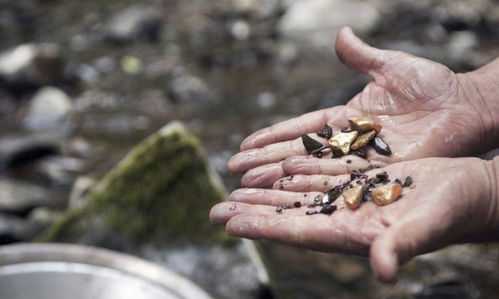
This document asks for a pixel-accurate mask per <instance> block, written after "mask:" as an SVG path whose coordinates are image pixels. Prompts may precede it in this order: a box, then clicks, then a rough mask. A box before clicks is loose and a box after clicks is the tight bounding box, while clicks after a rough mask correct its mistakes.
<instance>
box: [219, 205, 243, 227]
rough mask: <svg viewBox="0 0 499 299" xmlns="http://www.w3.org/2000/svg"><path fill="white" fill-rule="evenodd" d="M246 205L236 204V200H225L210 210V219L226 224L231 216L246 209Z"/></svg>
mask: <svg viewBox="0 0 499 299" xmlns="http://www.w3.org/2000/svg"><path fill="white" fill-rule="evenodd" d="M245 208H246V207H245V206H244V205H242V204H236V203H234V202H224V203H220V204H217V205H216V206H214V207H213V208H212V209H211V211H210V219H211V221H212V222H213V223H216V224H225V223H226V222H227V221H228V220H229V219H230V217H232V216H234V215H235V214H239V213H242V212H243V211H244V210H245Z"/></svg>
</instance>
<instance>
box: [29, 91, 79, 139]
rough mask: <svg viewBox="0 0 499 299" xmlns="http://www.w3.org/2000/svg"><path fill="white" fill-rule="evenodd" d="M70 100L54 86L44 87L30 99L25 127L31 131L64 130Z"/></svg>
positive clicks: (68, 113)
mask: <svg viewBox="0 0 499 299" xmlns="http://www.w3.org/2000/svg"><path fill="white" fill-rule="evenodd" d="M71 109H72V102H71V100H70V98H69V96H68V95H67V94H66V93H65V92H64V91H62V90H61V89H58V88H56V87H44V88H42V89H41V90H39V91H38V92H37V93H36V94H35V95H34V96H33V98H32V99H31V103H30V106H29V109H28V113H27V116H26V118H25V124H26V127H27V128H28V129H30V130H32V131H47V130H56V131H65V130H67V129H69V125H70V123H69V116H70V113H71Z"/></svg>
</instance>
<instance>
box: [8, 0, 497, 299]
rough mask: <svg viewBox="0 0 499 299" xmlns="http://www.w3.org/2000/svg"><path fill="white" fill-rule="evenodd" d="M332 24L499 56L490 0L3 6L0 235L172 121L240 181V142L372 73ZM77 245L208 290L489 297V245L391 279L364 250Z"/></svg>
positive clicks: (58, 206) (25, 228) (34, 224)
mask: <svg viewBox="0 0 499 299" xmlns="http://www.w3.org/2000/svg"><path fill="white" fill-rule="evenodd" d="M342 26H350V27H352V28H353V29H354V31H355V33H356V34H358V35H359V36H361V37H362V38H363V39H364V40H365V41H367V42H368V43H370V44H372V45H374V46H376V47H380V48H389V49H397V50H402V51H406V52H409V53H412V54H415V55H419V56H423V57H426V58H429V59H432V60H436V61H438V62H441V63H443V64H445V65H447V66H448V67H449V68H451V69H452V70H453V71H456V72H466V71H469V70H474V69H476V68H478V67H480V66H482V65H484V64H485V63H487V62H489V61H491V60H492V59H493V58H495V57H497V56H498V55H499V1H495V0H473V1H472V0H460V1H450V0H448V1H436V0H434V1H430V0H419V1H408V0H403V1H395V0H386V1H382V0H365V1H360V0H356V1H353V0H218V1H201V0H156V1H149V0H143V1H128V0H119V1H118V0H98V1H97V0H87V1H74V0H73V1H70V0H66V1H63V0H16V1H8V0H0V244H1V245H5V244H12V243H16V242H28V241H34V240H38V239H39V238H40V234H43V233H44V232H45V231H46V230H47V229H50V228H51V227H52V226H53V225H54V224H55V223H57V222H58V221H60V219H61V217H64V215H65V214H67V213H68V210H71V209H74V208H75V206H76V207H78V205H79V203H78V199H79V198H81V197H82V196H83V195H84V194H85V192H87V191H88V190H89V189H91V188H92V186H94V184H95V182H99V181H100V180H101V178H103V177H104V176H105V175H106V173H108V172H109V171H110V170H111V169H113V167H114V166H115V165H116V164H117V163H118V162H119V161H120V160H121V159H123V157H124V156H125V155H126V153H128V152H129V151H130V150H131V149H132V148H134V147H135V146H136V145H138V144H139V143H140V142H141V141H142V140H143V139H144V138H146V137H147V136H150V135H151V134H153V133H154V132H156V131H158V129H160V128H161V127H163V125H165V124H166V123H169V122H170V121H173V120H181V121H182V122H183V123H184V125H185V126H186V127H187V129H188V130H189V131H190V132H192V133H193V134H194V135H195V136H196V137H197V138H199V140H200V144H201V147H202V150H203V152H204V153H205V154H206V156H207V159H208V161H209V163H210V164H211V166H212V167H213V168H214V169H215V170H216V172H217V173H218V174H219V175H220V176H221V178H222V180H223V183H224V184H225V186H226V188H227V189H228V190H231V189H234V188H237V187H238V186H239V177H237V176H234V175H231V174H229V173H228V172H227V170H226V162H227V160H228V159H229V158H230V157H231V156H232V155H233V154H234V153H236V152H237V151H238V147H239V144H240V142H241V141H242V139H243V138H244V137H245V136H247V135H248V134H250V133H251V132H253V131H255V130H257V129H259V128H262V127H265V126H268V125H270V124H272V123H275V122H278V121H281V120H285V119H288V118H291V117H295V116H297V115H300V114H302V113H305V112H309V111H313V110H316V109H320V108H325V107H330V106H333V105H337V104H343V103H346V102H347V101H348V100H349V99H350V98H351V97H353V96H354V95H355V94H356V93H357V92H359V91H360V90H362V88H363V86H364V85H365V84H366V83H367V82H368V81H369V78H367V77H366V76H363V75H360V74H357V73H354V72H352V71H350V70H348V69H347V68H346V67H345V66H343V65H341V63H340V62H339V61H338V59H337V57H336V56H335V53H334V39H335V37H336V33H337V31H338V30H339V29H340V28H341V27H342ZM158 162H159V163H161V161H158ZM164 162H165V167H168V165H169V164H168V162H167V161H164ZM143 188H144V189H147V186H143ZM195 200H196V201H202V200H203V198H201V197H199V198H195ZM75 202H76V203H75ZM122 208H123V209H126V208H127V207H126V206H122ZM190 209H192V210H195V209H196V205H195V204H194V205H193V206H191V207H190ZM202 212H203V214H202V215H204V216H205V217H206V219H203V221H206V222H207V221H208V218H207V210H206V209H204V210H202ZM130 217H134V215H133V214H132V215H130ZM55 240H60V238H55ZM75 240H76V239H75ZM186 240H187V241H186ZM108 241H109V240H108ZM75 242H77V243H83V244H89V245H97V246H101V247H106V248H112V249H115V250H119V251H122V252H128V253H131V254H134V255H138V256H141V257H144V258H146V259H149V260H152V261H154V262H155V263H158V264H161V265H164V266H167V267H169V268H170V269H173V270H174V271H176V272H177V273H180V274H182V275H185V276H187V277H188V278H190V279H191V280H193V281H194V282H195V283H197V284H198V285H200V286H201V287H202V288H203V289H205V290H206V291H207V292H208V293H210V294H211V295H212V296H214V297H215V298H368V297H372V298H379V297H388V298H494V297H497V296H499V287H498V286H497V281H498V279H499V272H497V271H496V269H498V266H499V248H498V247H496V246H494V245H487V246H458V247H452V248H449V249H446V250H443V251H440V252H437V253H434V254H430V255H425V256H423V257H421V258H418V259H416V260H415V261H414V262H411V263H409V264H408V265H407V266H406V267H405V268H404V270H403V272H402V276H401V279H400V282H399V283H398V284H397V285H395V286H393V287H386V286H382V285H380V284H378V283H376V282H375V281H374V279H373V278H372V277H371V274H370V270H369V266H368V262H367V261H366V260H365V259H361V258H355V257H347V256H342V255H325V254H317V253H313V252H309V251H303V250H296V249H290V248H286V247H282V246H276V245H272V244H267V243H259V244H256V248H257V249H258V250H257V251H258V253H256V252H255V251H252V250H248V248H249V247H248V246H247V245H244V244H241V243H240V242H239V241H235V240H232V241H230V242H232V243H237V244H235V245H234V244H232V245H223V244H217V243H216V242H215V243H213V242H211V243H209V245H206V244H205V243H203V245H195V244H194V242H193V243H190V242H189V232H185V234H184V238H183V241H182V242H181V244H180V243H179V244H177V243H176V242H167V243H168V244H169V245H168V246H164V245H162V246H159V247H158V246H152V245H151V246H149V245H148V244H141V242H132V244H128V242H122V241H119V242H117V241H116V240H113V241H112V242H104V241H102V240H100V241H99V242H94V241H88V238H87V239H85V240H82V239H78V240H76V241H75ZM230 242H229V243H230ZM173 243H175V244H173ZM145 245H147V246H145ZM251 246H254V244H253V245H251ZM251 248H253V249H254V248H255V247H251ZM248 252H252V253H248ZM255 255H257V256H258V257H257V258H255ZM251 256H252V257H251ZM259 261H260V262H261V261H263V264H261V263H259ZM262 267H263V269H262ZM262 271H263V272H262ZM213 273H216V275H213ZM262 273H263V274H262Z"/></svg>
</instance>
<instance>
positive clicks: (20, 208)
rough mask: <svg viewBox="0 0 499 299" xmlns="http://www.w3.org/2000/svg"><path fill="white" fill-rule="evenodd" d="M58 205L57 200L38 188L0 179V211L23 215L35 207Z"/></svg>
mask: <svg viewBox="0 0 499 299" xmlns="http://www.w3.org/2000/svg"><path fill="white" fill-rule="evenodd" d="M60 204H61V202H60V200H59V199H57V198H55V197H54V196H53V195H52V194H51V193H50V192H49V191H47V190H46V189H44V188H42V187H40V186H37V185H33V184H30V183H26V182H20V181H17V180H12V179H5V178H3V179H0V211H6V212H12V213H16V214H24V213H26V212H27V211H29V210H31V209H33V208H35V207H40V206H47V207H56V206H58V205H60Z"/></svg>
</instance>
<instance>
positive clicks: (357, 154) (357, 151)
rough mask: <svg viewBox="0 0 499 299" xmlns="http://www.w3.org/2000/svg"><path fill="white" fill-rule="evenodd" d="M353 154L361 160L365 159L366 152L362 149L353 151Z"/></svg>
mask: <svg viewBox="0 0 499 299" xmlns="http://www.w3.org/2000/svg"><path fill="white" fill-rule="evenodd" d="M353 154H354V155H356V156H358V157H360V158H362V159H365V158H367V152H366V150H365V149H363V148H359V149H356V150H354V151H353Z"/></svg>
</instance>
